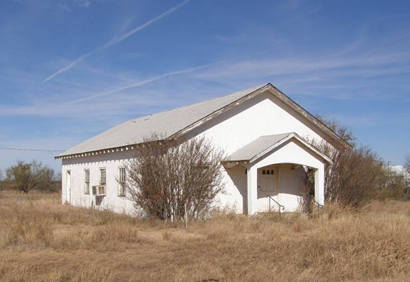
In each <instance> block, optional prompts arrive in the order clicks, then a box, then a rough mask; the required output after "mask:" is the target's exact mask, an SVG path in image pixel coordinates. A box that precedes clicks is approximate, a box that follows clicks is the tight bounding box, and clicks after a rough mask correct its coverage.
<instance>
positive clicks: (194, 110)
mask: <svg viewBox="0 0 410 282" xmlns="http://www.w3.org/2000/svg"><path fill="white" fill-rule="evenodd" d="M267 90H268V91H269V92H270V93H271V94H273V95H274V96H275V97H277V98H278V99H279V100H280V101H282V102H283V103H285V104H286V105H288V106H289V107H291V108H292V109H294V110H295V111H296V112H297V113H299V114H300V116H301V117H303V118H305V119H306V120H308V121H309V122H310V123H312V124H314V125H315V126H316V127H317V128H319V129H320V130H321V131H323V132H324V133H325V134H326V135H327V136H329V137H331V139H332V140H335V141H336V142H338V143H339V144H342V145H344V146H346V145H347V143H346V142H345V141H344V140H343V139H341V138H340V137H339V136H338V135H337V134H336V133H334V132H333V131H332V130H331V129H330V128H328V127H327V126H326V125H324V124H323V123H322V122H321V121H319V120H318V119H317V118H315V117H314V116H312V115H311V114H310V113H309V112H307V111H306V110H305V109H303V108H302V107H301V106H299V105H298V104H297V103H295V102H294V101H293V100H291V99H290V98H289V97H288V96H286V95H285V94H283V93H282V92H280V91H279V90H278V89H277V88H276V87H274V86H273V85H272V84H270V83H268V84H264V85H259V86H256V87H252V88H248V89H245V90H241V91H238V92H235V93H232V94H230V95H227V96H222V97H219V98H216V99H212V100H208V101H204V102H200V103H197V104H193V105H189V106H185V107H180V108H177V109H174V110H170V111H166V112H161V113H157V114H153V115H149V116H143V117H140V118H137V119H132V120H128V121H126V122H123V123H121V124H119V125H117V126H115V127H113V128H111V129H109V130H107V131H104V132H102V133H101V134H99V135H97V136H94V137H92V138H90V139H88V140H86V141H84V142H82V143H80V144H78V145H76V146H74V147H72V148H70V149H68V150H67V151H65V152H64V153H62V154H60V155H58V156H56V158H61V157H65V156H72V155H76V156H79V155H80V154H84V153H89V152H98V151H102V150H107V149H113V148H122V147H126V146H131V145H135V144H138V143H142V142H143V141H144V138H146V137H149V136H151V135H152V134H153V133H157V134H161V135H163V136H164V138H165V139H176V138H178V137H180V136H182V135H183V134H185V133H187V132H189V131H190V130H192V129H194V128H196V127H197V126H199V125H200V124H202V123H203V122H206V121H208V120H210V119H212V118H214V117H216V116H218V115H219V114H221V113H223V112H225V111H226V110H229V109H231V108H233V107H235V106H237V105H239V104H241V103H243V102H245V101H247V100H249V99H251V98H253V97H255V96H257V95H259V94H262V93H265V91H267Z"/></svg>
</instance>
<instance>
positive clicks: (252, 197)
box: [246, 166, 258, 215]
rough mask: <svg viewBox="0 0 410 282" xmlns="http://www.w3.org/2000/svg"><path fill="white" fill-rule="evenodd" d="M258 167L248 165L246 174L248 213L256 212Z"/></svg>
mask: <svg viewBox="0 0 410 282" xmlns="http://www.w3.org/2000/svg"><path fill="white" fill-rule="evenodd" d="M257 171H258V169H257V168H256V167H254V166H253V167H248V168H247V170H246V175H247V196H248V215H254V214H255V213H256V202H257V186H258V174H257Z"/></svg>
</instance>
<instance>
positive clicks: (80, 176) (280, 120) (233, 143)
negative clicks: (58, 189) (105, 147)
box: [62, 94, 324, 213]
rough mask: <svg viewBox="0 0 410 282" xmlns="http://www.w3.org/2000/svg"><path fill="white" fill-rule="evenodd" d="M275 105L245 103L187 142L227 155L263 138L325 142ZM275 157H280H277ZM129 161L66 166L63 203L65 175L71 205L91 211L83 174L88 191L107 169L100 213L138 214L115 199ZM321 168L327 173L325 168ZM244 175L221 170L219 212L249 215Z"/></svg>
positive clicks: (121, 156)
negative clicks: (203, 142) (292, 135)
mask: <svg viewBox="0 0 410 282" xmlns="http://www.w3.org/2000/svg"><path fill="white" fill-rule="evenodd" d="M274 99H275V98H274V97H272V96H271V95H269V94H264V95H261V96H259V97H257V98H255V99H252V100H250V101H247V102H245V103H243V104H241V105H239V106H238V107H236V108H234V109H232V110H230V111H227V112H225V113H223V114H222V115H220V116H218V117H217V118H215V119H213V120H211V121H210V122H207V123H204V124H202V125H201V126H199V127H198V128H196V129H195V130H194V131H192V132H191V133H189V134H188V136H187V137H188V138H194V137H196V136H205V137H206V138H208V139H210V140H211V141H212V142H213V144H214V145H215V146H216V147H218V148H220V149H222V150H223V151H224V152H225V153H226V154H227V155H229V154H231V153H233V152H234V151H236V150H238V149H239V148H241V147H242V146H244V145H246V144H248V143H250V142H252V141H254V140H255V139H257V138H258V137H259V136H263V135H272V134H280V133H286V132H296V133H297V134H299V135H300V136H301V137H303V138H308V139H311V138H312V139H315V140H317V141H319V142H320V141H321V140H324V139H323V138H322V137H321V136H320V135H319V133H318V132H316V131H315V130H313V129H312V128H310V127H309V126H308V125H307V124H305V123H304V122H302V121H301V120H299V119H297V118H296V116H295V115H293V114H291V113H290V112H288V111H287V110H289V109H285V108H286V106H284V105H282V106H280V103H278V101H276V100H274ZM292 150H294V151H292ZM286 152H287V153H289V154H290V155H286V154H285V155H286V156H284V158H285V159H286V158H287V159H288V161H287V162H290V163H293V162H294V163H299V162H298V161H297V160H300V157H301V155H300V154H299V149H297V148H296V147H294V148H293V147H290V148H288V149H287V150H286ZM292 152H293V153H292ZM295 154H296V155H297V156H296V158H295V159H292V158H291V157H292V155H295ZM275 157H278V155H276V156H275ZM131 158H132V152H130V151H124V152H117V153H110V154H106V155H99V156H93V157H87V158H81V159H70V160H63V164H62V180H63V183H62V184H63V185H62V186H63V193H62V200H63V202H65V201H66V199H67V195H66V190H67V189H66V181H67V179H66V175H67V170H70V171H71V187H72V188H71V200H70V203H71V204H72V205H75V206H84V207H90V206H91V201H92V198H93V197H92V195H91V194H92V193H90V195H84V169H86V168H89V169H90V182H91V183H90V186H93V185H98V184H99V176H100V172H99V169H100V168H101V167H105V168H106V171H107V188H106V190H107V192H106V193H107V196H106V197H105V198H104V200H103V202H102V205H101V207H102V208H109V209H112V210H114V211H116V212H126V213H132V212H133V210H134V209H133V206H132V203H131V202H130V201H129V200H127V199H126V198H124V197H119V196H118V195H117V189H118V184H117V181H116V178H117V177H118V173H119V167H120V166H122V165H123V164H124V162H126V161H127V160H129V159H131ZM302 158H304V157H302ZM305 159H306V163H303V164H304V165H310V164H311V166H312V167H318V166H320V165H319V164H318V163H316V162H313V161H311V160H310V159H308V158H305ZM274 162H275V160H274V159H268V158H267V159H264V160H263V161H261V163H259V164H257V165H256V166H257V168H261V167H262V166H265V165H271V164H274ZM281 162H283V161H281ZM321 165H322V167H323V164H321ZM281 169H283V172H282V173H281V172H279V175H283V176H282V178H279V179H281V180H280V181H282V182H283V181H286V183H288V184H289V183H290V182H289V181H294V180H289V179H290V178H289V177H290V174H289V172H287V169H288V168H287V167H286V166H283V167H282V168H281ZM245 171H246V168H245V167H242V166H238V167H234V168H231V169H229V170H225V169H224V170H223V173H224V183H225V191H224V192H223V193H221V194H220V195H219V196H218V197H217V199H216V203H215V205H216V206H218V207H228V208H233V209H235V211H236V212H238V213H242V212H244V211H245V207H246V198H244V197H246V185H247V179H246V174H245ZM288 178H289V179H288ZM287 179H288V180H287ZM282 182H279V183H282ZM282 184H283V183H282ZM288 184H286V185H287V187H290V186H289V185H288ZM292 185H297V183H293V184H292ZM285 194H288V193H285ZM278 199H279V200H281V201H285V204H286V203H287V205H288V207H287V208H288V210H295V201H297V198H295V197H294V196H289V195H282V194H279V195H278ZM264 208H266V199H265V200H264V199H260V200H259V201H258V210H263V209H264Z"/></svg>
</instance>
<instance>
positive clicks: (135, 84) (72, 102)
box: [66, 64, 212, 104]
mask: <svg viewBox="0 0 410 282" xmlns="http://www.w3.org/2000/svg"><path fill="white" fill-rule="evenodd" d="M210 65H212V64H206V65H200V66H196V67H192V68H188V69H183V70H178V71H172V72H166V73H163V74H160V75H157V76H153V77H150V78H147V79H144V80H138V81H135V82H132V83H130V84H127V85H125V86H122V87H118V88H115V89H112V90H109V91H106V92H102V93H98V94H94V95H90V96H87V97H84V98H80V99H77V100H73V101H70V102H68V103H66V104H75V103H79V102H84V101H88V100H92V99H94V98H97V97H103V96H108V95H111V94H114V93H117V92H121V91H124V90H127V89H130V88H134V87H138V86H143V85H146V84H149V83H152V82H155V81H158V80H160V79H163V78H166V77H169V76H174V75H179V74H184V73H191V72H194V71H197V70H199V69H203V68H206V67H208V66H210Z"/></svg>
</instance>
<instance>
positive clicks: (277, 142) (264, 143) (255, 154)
mask: <svg viewBox="0 0 410 282" xmlns="http://www.w3.org/2000/svg"><path fill="white" fill-rule="evenodd" d="M291 139H295V140H297V141H299V143H301V144H302V145H303V147H305V149H307V150H309V151H311V152H313V153H314V154H315V155H318V156H319V157H320V158H322V159H324V160H325V161H326V162H328V163H330V164H331V163H332V160H331V159H330V158H329V157H328V156H326V155H325V154H323V153H322V152H320V151H319V150H317V149H316V148H315V147H313V146H312V145H310V144H309V143H308V142H307V141H306V140H305V139H303V138H302V137H300V136H299V135H298V134H296V133H295V132H289V133H282V134H275V135H265V136H260V137H259V138H258V139H256V140H255V141H252V142H251V143H249V144H247V145H245V146H243V147H242V148H240V149H239V150H237V151H235V152H233V153H232V154H231V155H230V156H228V157H227V159H226V160H224V161H225V162H253V161H255V160H257V159H259V158H260V157H262V156H263V155H265V154H266V153H268V152H270V151H273V150H274V149H276V148H278V147H280V146H281V145H282V144H285V143H286V142H287V141H289V140H291Z"/></svg>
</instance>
